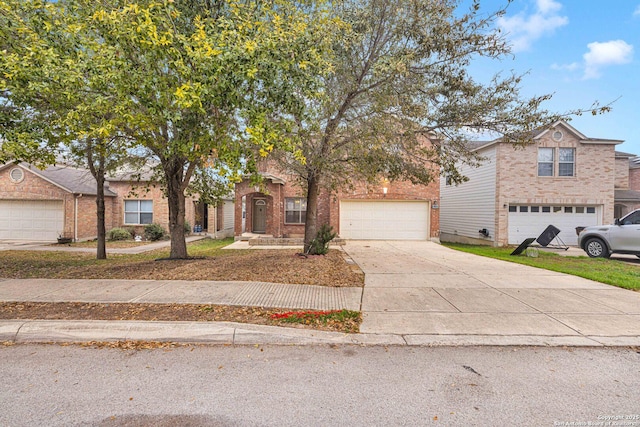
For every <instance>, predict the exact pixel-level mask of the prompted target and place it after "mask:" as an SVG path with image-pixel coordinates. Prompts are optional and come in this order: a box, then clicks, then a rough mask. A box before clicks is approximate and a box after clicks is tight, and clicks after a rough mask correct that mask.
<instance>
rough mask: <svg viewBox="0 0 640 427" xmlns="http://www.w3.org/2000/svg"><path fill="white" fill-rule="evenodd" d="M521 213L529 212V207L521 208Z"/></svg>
mask: <svg viewBox="0 0 640 427" xmlns="http://www.w3.org/2000/svg"><path fill="white" fill-rule="evenodd" d="M520 212H529V206H520Z"/></svg>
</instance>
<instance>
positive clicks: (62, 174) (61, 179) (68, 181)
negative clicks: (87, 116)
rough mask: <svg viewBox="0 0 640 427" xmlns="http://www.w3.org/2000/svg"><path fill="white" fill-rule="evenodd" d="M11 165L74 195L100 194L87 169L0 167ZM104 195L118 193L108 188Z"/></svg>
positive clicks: (110, 195)
mask: <svg viewBox="0 0 640 427" xmlns="http://www.w3.org/2000/svg"><path fill="white" fill-rule="evenodd" d="M11 165H16V166H18V167H20V168H21V169H23V170H25V171H28V172H30V173H32V174H34V175H36V176H37V177H39V178H41V179H43V180H45V181H47V182H49V183H50V184H53V185H55V186H56V187H58V188H61V189H62V190H64V191H67V192H69V193H72V194H86V195H92V196H95V195H97V193H98V191H97V183H96V180H95V178H94V177H93V175H91V172H89V171H88V170H86V169H77V168H73V167H70V166H65V165H53V166H48V167H47V168H46V169H44V170H41V169H38V168H36V167H35V166H33V165H31V164H29V163H25V162H22V163H18V164H15V163H7V164H5V165H3V166H2V167H0V169H4V168H6V167H10V166H11ZM104 195H105V196H107V197H115V196H117V194H116V193H114V192H113V191H111V190H109V189H108V188H105V189H104Z"/></svg>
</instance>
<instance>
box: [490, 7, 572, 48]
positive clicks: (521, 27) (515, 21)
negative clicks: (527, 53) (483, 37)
mask: <svg viewBox="0 0 640 427" xmlns="http://www.w3.org/2000/svg"><path fill="white" fill-rule="evenodd" d="M560 9H562V4H560V3H559V2H557V1H555V0H536V11H535V12H534V13H533V14H531V15H527V14H526V13H524V12H521V13H519V14H517V15H514V16H509V17H502V18H499V19H498V22H497V24H498V27H499V28H500V29H501V30H503V31H505V32H506V33H507V34H509V37H510V38H511V43H512V46H513V51H514V52H519V51H523V50H527V49H529V47H531V44H532V43H533V42H534V41H536V40H537V39H539V38H541V37H543V36H545V35H549V34H551V33H552V32H553V31H554V30H555V29H556V28H560V27H562V26H564V25H567V24H568V23H569V18H567V17H566V16H560V15H559V14H558V12H559V11H560Z"/></svg>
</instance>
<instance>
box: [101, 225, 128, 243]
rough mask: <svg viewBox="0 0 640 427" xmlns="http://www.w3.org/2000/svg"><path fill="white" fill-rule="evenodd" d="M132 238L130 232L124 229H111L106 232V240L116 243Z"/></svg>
mask: <svg viewBox="0 0 640 427" xmlns="http://www.w3.org/2000/svg"><path fill="white" fill-rule="evenodd" d="M133 237H134V235H133V234H131V232H130V231H129V230H127V229H125V228H119V227H116V228H112V229H111V230H109V231H108V232H107V240H109V241H112V242H113V241H116V240H130V239H132V238H133Z"/></svg>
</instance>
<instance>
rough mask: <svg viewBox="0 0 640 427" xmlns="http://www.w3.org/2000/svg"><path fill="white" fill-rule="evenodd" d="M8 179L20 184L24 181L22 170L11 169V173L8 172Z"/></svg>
mask: <svg viewBox="0 0 640 427" xmlns="http://www.w3.org/2000/svg"><path fill="white" fill-rule="evenodd" d="M9 178H11V181H13V182H15V183H18V182H22V180H23V179H24V172H22V169H18V168H13V169H11V172H9Z"/></svg>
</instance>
